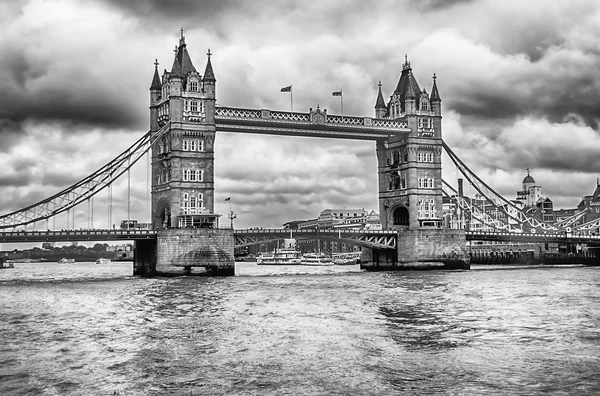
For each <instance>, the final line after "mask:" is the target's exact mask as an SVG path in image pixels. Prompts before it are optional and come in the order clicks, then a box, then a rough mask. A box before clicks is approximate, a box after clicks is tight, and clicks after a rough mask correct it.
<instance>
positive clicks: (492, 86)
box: [445, 54, 600, 126]
mask: <svg viewBox="0 0 600 396" xmlns="http://www.w3.org/2000/svg"><path fill="white" fill-rule="evenodd" d="M542 62H544V60H542ZM546 63H547V65H545V66H544V67H548V68H549V69H550V70H549V71H541V72H539V73H537V72H536V71H535V70H536V69H541V68H542V67H538V66H537V65H536V64H529V65H526V67H525V68H524V69H521V70H519V69H516V68H515V69H513V70H511V71H507V72H506V74H501V75H500V77H499V78H497V79H496V80H495V81H493V80H490V82H489V84H488V85H487V86H483V85H481V84H469V83H464V84H462V85H461V86H457V87H453V92H452V96H449V97H448V96H447V100H445V103H446V106H447V108H448V109H450V110H454V111H456V112H458V113H460V114H462V115H465V116H472V117H474V118H476V119H477V118H479V119H483V120H499V119H507V118H514V117H517V116H520V115H526V114H535V115H538V116H541V117H546V118H548V119H550V120H551V121H561V120H563V119H564V118H565V117H566V116H568V115H569V114H578V115H580V116H582V117H583V118H584V119H585V121H586V123H587V124H588V125H592V126H596V123H597V119H598V118H600V95H598V94H597V92H599V90H600V84H599V83H598V81H600V56H596V55H593V54H586V55H585V56H581V57H578V56H573V57H572V58H571V59H569V58H566V59H564V60H561V62H546Z"/></svg>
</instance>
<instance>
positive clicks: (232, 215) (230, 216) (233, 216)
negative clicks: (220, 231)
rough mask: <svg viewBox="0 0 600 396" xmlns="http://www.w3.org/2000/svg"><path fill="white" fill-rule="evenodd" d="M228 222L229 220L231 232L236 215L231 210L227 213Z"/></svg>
mask: <svg viewBox="0 0 600 396" xmlns="http://www.w3.org/2000/svg"><path fill="white" fill-rule="evenodd" d="M228 217H229V220H231V229H232V230H233V219H235V218H237V215H236V214H235V213H233V210H231V211H229V216H228Z"/></svg>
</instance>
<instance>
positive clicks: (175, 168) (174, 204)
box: [150, 29, 218, 229]
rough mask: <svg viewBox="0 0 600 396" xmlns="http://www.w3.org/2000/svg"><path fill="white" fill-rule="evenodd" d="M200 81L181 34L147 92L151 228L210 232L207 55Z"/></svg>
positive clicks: (211, 102)
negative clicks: (154, 137)
mask: <svg viewBox="0 0 600 396" xmlns="http://www.w3.org/2000/svg"><path fill="white" fill-rule="evenodd" d="M207 55H208V60H207V63H206V68H205V70H204V75H200V73H198V72H197V70H196V68H195V67H194V64H193V63H192V60H191V58H190V55H189V53H188V50H187V46H186V43H185V37H184V35H183V29H182V31H181V38H180V39H179V45H178V46H176V47H175V59H174V60H173V66H172V67H171V71H167V70H165V71H164V72H163V74H162V78H161V77H160V75H159V72H158V63H155V70H154V77H153V79H152V84H151V86H150V130H151V131H152V132H159V131H160V132H161V134H162V137H161V138H160V139H159V140H158V141H157V142H156V143H155V144H154V145H153V146H152V227H153V228H155V229H158V228H171V227H213V226H216V225H217V221H218V215H215V214H214V150H213V148H214V142H215V121H214V113H215V101H216V99H215V83H216V79H215V75H214V73H213V68H212V65H211V62H210V55H211V54H210V50H209V51H208V53H207Z"/></svg>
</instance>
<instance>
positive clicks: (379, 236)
mask: <svg viewBox="0 0 600 396" xmlns="http://www.w3.org/2000/svg"><path fill="white" fill-rule="evenodd" d="M233 235H234V237H235V247H244V246H250V245H256V244H258V243H262V242H270V241H276V240H280V239H283V238H302V237H305V238H307V239H326V240H332V241H336V242H342V243H348V244H352V245H358V246H364V247H369V248H377V249H396V246H397V242H398V241H397V239H398V233H397V232H396V231H372V230H363V231H361V230H343V229H300V230H286V229H280V228H265V229H247V230H235V231H234V233H233Z"/></svg>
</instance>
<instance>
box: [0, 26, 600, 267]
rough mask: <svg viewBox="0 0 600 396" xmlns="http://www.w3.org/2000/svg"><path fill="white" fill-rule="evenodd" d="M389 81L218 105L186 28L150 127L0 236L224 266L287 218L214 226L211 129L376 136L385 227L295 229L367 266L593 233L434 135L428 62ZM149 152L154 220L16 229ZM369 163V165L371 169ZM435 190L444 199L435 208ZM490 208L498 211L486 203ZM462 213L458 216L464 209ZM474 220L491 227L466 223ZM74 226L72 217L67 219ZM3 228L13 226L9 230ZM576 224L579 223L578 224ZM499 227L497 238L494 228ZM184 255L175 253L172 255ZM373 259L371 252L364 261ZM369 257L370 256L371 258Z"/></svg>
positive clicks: (91, 190) (454, 257)
mask: <svg viewBox="0 0 600 396" xmlns="http://www.w3.org/2000/svg"><path fill="white" fill-rule="evenodd" d="M401 69H402V70H401V73H400V77H399V80H398V83H397V85H396V86H395V88H394V89H393V91H392V92H391V94H390V95H389V98H388V100H385V99H384V95H383V90H382V85H381V83H380V84H379V87H378V91H377V95H376V100H375V106H374V110H375V111H374V115H373V116H372V117H371V116H363V117H357V116H346V115H344V116H342V115H332V114H328V113H327V111H326V110H325V109H321V108H320V107H319V106H318V105H317V107H316V108H314V109H313V108H310V109H309V110H308V111H307V112H286V111H278V110H271V109H249V108H234V107H227V106H220V105H219V106H217V105H216V82H217V79H216V76H215V72H214V70H213V66H212V63H211V53H210V51H208V53H207V59H206V65H205V68H204V72H203V73H200V72H199V71H198V70H197V69H196V68H195V66H194V64H193V62H192V58H191V56H190V54H189V52H188V49H187V44H186V42H185V37H184V36H183V32H182V35H181V37H180V39H179V45H178V46H177V49H176V52H175V57H174V59H173V64H172V67H171V69H170V71H168V70H166V69H165V70H164V71H163V72H162V73H160V72H159V69H158V62H155V68H154V75H153V77H152V81H151V85H150V129H149V131H148V132H147V133H146V134H145V135H144V136H142V137H141V138H140V139H139V140H138V141H137V142H136V143H135V144H133V145H132V146H131V147H129V148H128V149H127V150H125V151H123V152H122V153H121V154H119V155H118V156H117V157H116V158H115V159H114V160H113V161H111V162H110V163H109V164H107V165H105V166H104V167H102V168H100V169H99V170H97V171H96V172H94V173H93V174H91V175H89V176H87V177H86V178H84V179H82V180H81V181H79V182H78V183H76V184H74V185H72V186H70V187H67V188H65V189H64V190H62V191H60V192H58V193H56V194H54V195H52V196H50V197H48V198H46V199H44V200H42V201H40V202H38V203H35V204H33V205H29V206H27V207H26V208H23V209H20V210H17V211H14V212H12V213H8V214H4V215H0V230H4V231H2V232H0V241H7V242H8V241H10V242H31V241H42V240H65V241H68V240H90V239H86V238H92V237H93V238H95V240H112V239H122V238H128V239H132V240H134V241H135V264H134V273H136V274H141V275H152V274H156V273H167V272H173V271H175V272H177V271H180V268H179V267H181V266H184V267H190V266H195V265H200V266H206V267H207V268H208V269H209V270H210V271H212V272H213V273H214V274H223V275H232V274H233V272H234V262H233V249H234V248H235V247H236V246H237V247H241V246H247V245H249V244H255V243H260V242H263V241H267V240H271V239H280V238H282V237H285V235H287V233H289V230H261V231H256V230H233V229H231V228H223V227H222V226H221V225H220V224H219V221H220V217H221V215H220V214H218V213H215V211H214V206H215V205H214V190H215V176H214V166H215V158H214V147H215V144H216V137H217V135H218V132H234V133H246V134H271V135H284V136H294V137H319V138H333V139H355V140H366V141H373V142H374V143H375V144H374V154H375V155H376V156H377V169H376V172H377V177H378V202H379V214H380V219H381V223H382V228H383V230H382V231H372V232H364V231H362V232H350V231H338V230H330V231H324V230H306V231H295V233H296V235H301V236H303V237H306V238H325V239H335V240H338V241H343V242H347V243H352V244H356V245H359V246H362V247H363V260H362V261H366V262H367V264H366V265H365V268H372V269H381V268H384V269H386V268H389V269H392V268H393V269H412V268H419V269H422V268H468V251H467V248H466V245H467V241H468V240H484V241H502V240H505V239H506V238H513V240H522V241H527V242H531V241H536V242H547V241H550V240H566V241H574V242H578V243H588V244H595V243H597V242H596V241H597V238H594V237H593V235H592V234H593V233H594V232H596V231H597V230H598V227H600V215H598V216H597V217H592V218H591V219H588V220H587V221H585V222H582V221H580V220H581V219H582V218H583V217H582V214H581V213H576V214H575V215H573V216H571V217H569V218H566V219H564V220H561V221H560V222H557V223H554V224H549V223H545V222H543V221H540V220H539V219H537V218H535V217H534V216H531V215H528V214H527V213H525V212H524V211H522V210H521V209H519V208H518V207H516V206H515V205H514V203H512V202H511V201H510V200H507V199H506V198H504V197H502V196H501V195H500V194H498V193H496V192H495V191H494V190H493V189H492V188H491V187H490V186H489V185H488V184H486V183H485V182H484V181H483V180H481V179H480V178H479V177H478V176H477V175H476V174H474V173H473V172H472V171H471V170H470V169H469V168H468V166H467V165H466V164H464V163H463V162H462V161H461V160H460V158H458V156H457V155H456V154H455V153H454V152H453V151H452V150H451V149H450V147H448V146H447V145H446V144H445V143H444V142H443V139H442V115H441V111H442V106H441V103H442V100H441V97H440V93H439V91H438V87H437V80H436V76H435V74H434V76H433V79H432V83H431V90H430V92H428V91H427V90H426V89H421V87H420V86H419V84H418V82H417V79H416V77H415V75H414V74H413V69H412V66H411V64H410V62H408V59H406V58H405V61H404V64H403V65H402V68H401ZM443 153H446V154H447V155H448V156H449V157H450V159H451V160H452V163H453V164H454V165H455V166H456V168H457V169H458V170H459V171H460V173H461V174H462V176H463V178H464V179H460V180H459V185H458V187H457V188H455V187H453V186H452V185H451V184H449V183H446V182H445V181H444V180H442V160H441V157H442V154H443ZM145 155H148V156H149V157H150V162H151V176H150V179H151V180H150V184H151V219H150V224H151V228H152V229H151V230H148V231H144V232H141V231H140V232H138V233H136V232H133V231H132V232H124V231H121V230H94V231H81V232H79V233H78V232H77V231H75V230H68V231H66V232H64V231H63V232H59V231H50V230H48V231H43V232H42V231H26V232H23V231H20V232H16V229H17V228H21V227H25V226H27V225H28V224H32V223H33V224H35V223H36V222H37V223H39V222H42V224H43V223H44V222H45V226H46V227H44V228H50V226H49V224H50V220H51V219H55V218H56V216H58V215H59V214H62V213H65V212H66V213H67V214H69V212H70V211H71V210H74V209H75V207H77V206H78V205H85V204H86V203H87V204H88V206H90V203H91V206H92V207H93V202H91V199H92V198H93V197H94V196H95V195H96V194H98V193H99V192H100V191H102V190H104V189H107V188H108V189H111V188H112V185H113V183H114V182H115V180H117V179H118V178H119V177H125V175H128V174H129V171H130V169H131V167H132V166H133V165H134V164H135V163H136V162H138V161H139V160H140V159H141V158H142V157H144V156H145ZM374 171H375V169H374ZM462 180H464V181H466V182H467V183H469V185H470V186H472V187H473V188H474V189H475V190H476V191H477V193H478V194H480V195H481V196H482V197H484V199H485V205H484V206H485V207H482V206H481V205H479V204H478V203H477V201H476V200H474V199H472V198H470V197H467V196H465V195H464V193H463V186H462ZM444 200H446V201H447V202H449V203H450V204H451V205H450V206H451V207H452V209H451V211H450V212H448V211H447V210H445V209H444ZM490 208H491V210H493V211H495V213H496V214H497V213H500V214H501V216H498V215H496V216H492V215H490ZM466 220H467V221H466ZM475 223H477V224H479V225H481V226H483V227H486V228H487V229H490V230H493V231H495V232H492V233H484V232H480V231H474V230H469V229H467V228H468V227H466V224H475ZM73 228H74V227H73ZM11 229H12V230H11ZM576 230H580V231H581V232H582V233H583V234H582V233H580V234H577V235H578V236H575V234H574V233H571V234H569V233H570V232H574V231H576ZM503 238H504V239H503ZM181 263H184V264H181ZM369 263H370V264H369ZM370 265H371V267H370Z"/></svg>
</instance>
